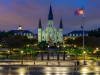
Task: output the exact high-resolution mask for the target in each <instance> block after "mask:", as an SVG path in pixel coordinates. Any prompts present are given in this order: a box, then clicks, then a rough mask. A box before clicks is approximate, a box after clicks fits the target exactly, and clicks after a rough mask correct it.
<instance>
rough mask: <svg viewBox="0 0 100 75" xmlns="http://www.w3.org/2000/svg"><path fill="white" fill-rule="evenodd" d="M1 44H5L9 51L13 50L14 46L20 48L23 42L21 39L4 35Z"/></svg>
mask: <svg viewBox="0 0 100 75" xmlns="http://www.w3.org/2000/svg"><path fill="white" fill-rule="evenodd" d="M2 44H3V45H5V46H6V47H7V48H9V49H10V51H13V49H14V48H22V47H24V44H23V42H22V41H20V40H18V39H15V38H13V37H6V38H4V39H3V41H2Z"/></svg>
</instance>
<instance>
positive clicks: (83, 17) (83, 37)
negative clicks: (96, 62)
mask: <svg viewBox="0 0 100 75" xmlns="http://www.w3.org/2000/svg"><path fill="white" fill-rule="evenodd" d="M83 11H84V0H83ZM84 18H85V16H84V13H83V15H82V19H83V54H84V65H86V62H85V48H84V41H85V40H84V24H85V22H84Z"/></svg>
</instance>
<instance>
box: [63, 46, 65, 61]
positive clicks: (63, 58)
mask: <svg viewBox="0 0 100 75" xmlns="http://www.w3.org/2000/svg"><path fill="white" fill-rule="evenodd" d="M63 60H65V45H64V53H63Z"/></svg>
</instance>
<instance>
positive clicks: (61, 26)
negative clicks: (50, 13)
mask: <svg viewBox="0 0 100 75" xmlns="http://www.w3.org/2000/svg"><path fill="white" fill-rule="evenodd" d="M59 28H63V24H62V18H61V20H60V26H59Z"/></svg>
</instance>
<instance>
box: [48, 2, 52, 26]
mask: <svg viewBox="0 0 100 75" xmlns="http://www.w3.org/2000/svg"><path fill="white" fill-rule="evenodd" d="M48 27H53V13H52V7H51V4H50V10H49V14H48Z"/></svg>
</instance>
